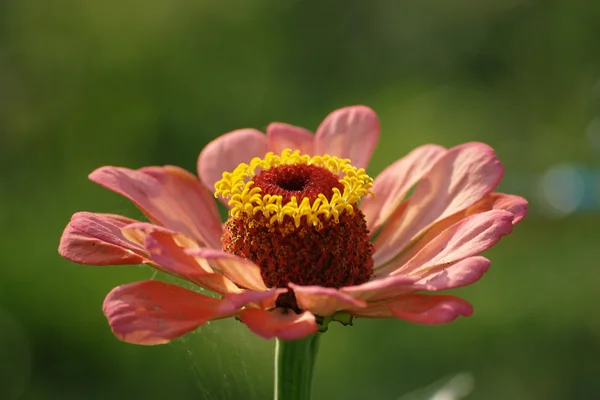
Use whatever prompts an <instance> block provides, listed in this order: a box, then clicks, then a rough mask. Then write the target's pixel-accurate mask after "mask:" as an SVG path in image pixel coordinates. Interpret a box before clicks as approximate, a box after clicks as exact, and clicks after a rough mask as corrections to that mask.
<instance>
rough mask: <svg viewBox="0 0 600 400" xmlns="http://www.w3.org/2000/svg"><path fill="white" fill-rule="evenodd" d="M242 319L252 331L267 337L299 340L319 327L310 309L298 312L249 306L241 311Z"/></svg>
mask: <svg viewBox="0 0 600 400" xmlns="http://www.w3.org/2000/svg"><path fill="white" fill-rule="evenodd" d="M240 319H241V320H242V322H243V323H245V324H246V325H247V326H248V328H249V329H250V330H251V331H252V332H254V333H256V334H257V335H259V336H262V337H263V338H265V339H272V338H274V337H276V338H279V339H281V340H297V339H302V338H303V337H306V336H308V335H312V334H313V333H316V332H317V330H318V329H319V327H318V326H317V322H316V320H315V316H314V315H312V314H311V313H310V312H309V311H305V312H303V313H302V314H296V313H295V312H293V311H291V310H287V309H282V308H276V309H275V310H273V311H265V310H260V309H258V308H247V309H245V310H244V311H242V312H241V313H240Z"/></svg>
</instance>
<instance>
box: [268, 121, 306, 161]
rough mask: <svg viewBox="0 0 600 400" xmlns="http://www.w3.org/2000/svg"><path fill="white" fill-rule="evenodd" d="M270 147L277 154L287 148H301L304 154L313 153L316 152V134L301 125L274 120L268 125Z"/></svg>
mask: <svg viewBox="0 0 600 400" xmlns="http://www.w3.org/2000/svg"><path fill="white" fill-rule="evenodd" d="M267 138H268V139H269V149H270V151H272V152H273V153H275V154H281V152H282V151H283V150H285V149H292V150H293V151H294V150H300V153H302V154H309V155H312V154H313V152H314V147H313V141H314V135H313V134H312V132H310V131H309V130H307V129H304V128H301V127H299V126H294V125H289V124H284V123H282V122H273V123H271V124H269V126H267Z"/></svg>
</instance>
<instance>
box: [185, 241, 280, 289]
mask: <svg viewBox="0 0 600 400" xmlns="http://www.w3.org/2000/svg"><path fill="white" fill-rule="evenodd" d="M186 253H187V254H189V255H191V256H194V257H199V258H204V259H206V260H209V261H210V262H211V263H212V264H213V265H214V266H216V267H217V268H219V269H220V271H221V272H222V273H223V275H225V276H226V277H228V278H229V279H231V280H232V281H234V282H235V283H237V284H238V285H240V286H242V287H244V288H246V289H251V290H256V291H259V292H264V291H266V290H268V288H267V287H266V286H265V282H264V281H263V279H262V276H261V274H260V268H259V267H258V265H256V264H254V263H253V262H252V261H248V260H246V259H244V258H242V257H238V256H236V255H233V254H229V253H225V252H223V251H220V250H215V249H186Z"/></svg>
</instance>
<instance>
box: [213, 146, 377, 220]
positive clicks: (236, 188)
mask: <svg viewBox="0 0 600 400" xmlns="http://www.w3.org/2000/svg"><path fill="white" fill-rule="evenodd" d="M299 164H306V165H316V166H319V167H323V168H325V169H327V170H329V171H331V172H332V173H334V174H335V175H339V176H341V178H340V183H341V184H342V185H343V186H344V191H343V192H340V190H339V189H338V188H334V189H333V195H332V196H331V199H328V198H327V197H326V196H325V195H323V194H320V195H319V196H318V198H317V199H315V201H314V202H313V203H312V204H311V203H310V200H309V199H308V198H307V197H305V198H303V199H301V200H300V202H299V203H298V200H297V199H296V197H292V198H291V200H290V201H288V202H287V203H285V204H283V198H282V197H281V196H278V195H270V194H265V195H262V194H261V189H260V188H258V187H253V185H254V182H253V181H252V178H253V177H254V176H255V175H256V174H258V173H260V171H263V170H268V169H270V168H274V167H278V166H281V165H299ZM372 186H373V179H372V178H371V177H370V176H369V175H367V174H366V172H365V170H364V169H363V168H360V169H357V168H356V167H354V166H352V165H351V164H350V160H348V159H342V158H338V157H333V156H329V155H324V156H314V157H310V156H308V155H306V154H300V151H298V150H296V151H294V152H292V150H290V149H285V150H284V151H283V152H282V153H281V156H278V155H276V154H274V153H267V155H266V156H265V158H258V157H256V158H253V159H252V160H251V161H250V164H240V165H238V166H237V168H236V169H234V170H233V172H223V178H222V179H221V180H220V181H218V182H217V183H215V197H216V196H219V195H220V196H222V197H223V198H225V199H229V202H228V204H229V205H230V206H231V207H232V208H231V210H230V211H229V213H230V215H232V216H234V217H236V216H238V215H239V213H241V212H243V213H246V214H248V215H254V214H256V213H259V212H261V213H263V215H264V216H265V217H270V223H271V224H274V223H275V222H277V223H282V222H283V219H284V217H285V216H289V217H290V218H292V219H293V220H294V224H295V225H296V227H299V226H300V221H301V220H302V217H306V221H307V222H309V223H312V224H313V225H315V226H317V225H320V224H321V221H320V220H319V217H320V216H321V217H323V218H325V219H329V218H333V219H334V221H336V222H337V221H338V218H339V216H340V215H341V214H342V213H343V212H344V211H345V212H347V213H349V214H350V215H352V214H353V213H354V207H353V204H355V203H356V202H358V201H359V200H360V199H361V198H363V197H364V196H366V195H368V194H370V195H373V192H371V191H370V189H371V187H372Z"/></svg>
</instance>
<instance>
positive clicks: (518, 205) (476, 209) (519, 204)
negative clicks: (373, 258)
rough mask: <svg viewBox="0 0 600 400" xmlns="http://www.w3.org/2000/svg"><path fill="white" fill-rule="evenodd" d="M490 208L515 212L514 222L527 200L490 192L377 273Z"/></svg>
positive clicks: (435, 227)
mask: <svg viewBox="0 0 600 400" xmlns="http://www.w3.org/2000/svg"><path fill="white" fill-rule="evenodd" d="M490 210H505V211H508V212H510V213H512V214H513V218H512V224H513V225H515V224H517V223H518V222H519V221H521V220H522V219H523V218H524V217H525V214H526V213H527V200H525V199H524V198H522V197H520V196H513V195H507V194H503V193H490V194H489V195H487V196H486V197H484V198H483V199H481V200H480V201H479V202H477V203H475V204H474V205H472V206H471V207H468V208H466V209H465V210H463V211H460V212H458V213H456V214H453V215H451V216H449V217H447V218H444V219H443V220H441V221H438V222H436V223H435V224H433V225H432V226H431V227H430V228H429V229H428V230H427V232H425V234H424V235H422V236H420V237H419V238H418V239H416V240H415V241H413V245H412V246H411V247H410V248H409V249H407V250H405V251H404V252H402V254H401V255H400V256H399V257H398V258H396V259H394V260H393V261H392V262H391V263H389V264H387V265H382V266H379V267H377V268H376V275H377V276H383V275H385V274H386V273H388V272H389V271H393V270H394V269H397V268H398V266H402V265H404V264H405V263H406V262H408V260H410V259H411V258H413V257H414V256H415V255H416V254H417V253H418V252H419V251H420V250H421V249H422V248H423V247H425V245H427V243H429V242H431V241H432V240H433V239H435V238H436V237H438V236H439V235H440V234H441V233H442V232H443V231H445V230H446V229H448V228H449V227H451V226H452V225H454V224H456V223H458V222H459V221H461V220H463V219H465V218H467V217H469V216H471V215H474V214H478V213H483V212H486V211H490Z"/></svg>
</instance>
